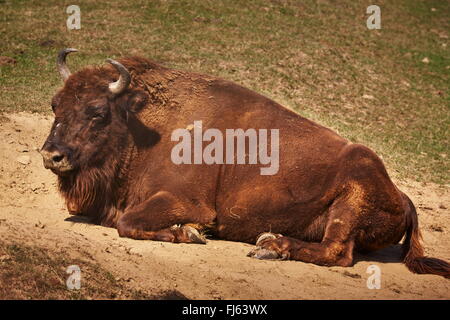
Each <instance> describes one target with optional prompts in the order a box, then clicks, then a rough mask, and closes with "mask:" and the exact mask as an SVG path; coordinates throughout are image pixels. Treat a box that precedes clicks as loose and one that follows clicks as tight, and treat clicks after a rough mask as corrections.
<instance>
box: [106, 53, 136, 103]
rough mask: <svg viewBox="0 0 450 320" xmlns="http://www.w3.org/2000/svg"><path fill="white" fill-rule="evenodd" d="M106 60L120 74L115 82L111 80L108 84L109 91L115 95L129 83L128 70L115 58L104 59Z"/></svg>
mask: <svg viewBox="0 0 450 320" xmlns="http://www.w3.org/2000/svg"><path fill="white" fill-rule="evenodd" d="M106 61H107V62H109V63H111V64H112V65H113V67H114V68H116V70H117V71H118V72H119V74H120V77H119V80H117V81H116V82H111V83H110V84H109V91H111V92H112V93H113V94H115V95H117V94H120V93H122V92H123V91H124V90H125V89H126V88H128V86H129V85H130V82H131V75H130V72H129V71H128V70H127V68H125V67H124V66H123V64H121V63H119V62H117V61H116V60H113V59H106Z"/></svg>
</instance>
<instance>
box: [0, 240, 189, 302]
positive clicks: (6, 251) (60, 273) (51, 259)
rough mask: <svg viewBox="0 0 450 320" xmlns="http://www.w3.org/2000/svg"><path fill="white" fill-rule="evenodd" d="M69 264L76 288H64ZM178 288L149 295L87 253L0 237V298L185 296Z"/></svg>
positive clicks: (145, 297) (173, 297) (161, 298)
mask: <svg viewBox="0 0 450 320" xmlns="http://www.w3.org/2000/svg"><path fill="white" fill-rule="evenodd" d="M69 265H77V266H78V267H79V268H80V271H81V274H80V276H81V283H80V284H81V285H80V289H79V290H68V289H67V286H66V281H67V279H68V277H69V274H67V273H66V270H67V267H68V266H69ZM185 298H186V297H184V296H183V295H182V294H181V293H179V292H178V291H166V292H161V293H158V294H156V295H155V294H150V293H147V292H142V291H140V290H135V289H130V288H128V287H127V286H125V285H124V284H123V281H119V280H118V279H116V278H115V277H114V275H113V274H111V273H110V272H109V271H107V270H105V269H103V268H102V267H100V266H99V265H98V264H97V263H94V261H92V259H91V258H89V255H88V254H86V253H84V257H82V258H77V259H74V258H70V257H68V256H67V254H66V253H63V252H58V251H56V252H49V251H48V250H47V249H45V248H42V247H37V246H28V245H23V244H18V243H8V242H5V241H3V240H0V300H17V299H20V300H23V299H45V300H48V299H51V300H54V299H76V300H78V299H83V300H84V299H147V300H148V299H154V300H168V299H170V300H174V299H175V300H179V299H185Z"/></svg>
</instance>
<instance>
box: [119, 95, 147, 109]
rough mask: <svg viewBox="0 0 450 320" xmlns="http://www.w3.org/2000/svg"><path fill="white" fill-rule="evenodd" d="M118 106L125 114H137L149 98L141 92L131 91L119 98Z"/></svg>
mask: <svg viewBox="0 0 450 320" xmlns="http://www.w3.org/2000/svg"><path fill="white" fill-rule="evenodd" d="M120 100H121V101H120V102H119V103H120V106H121V108H122V109H123V110H124V111H126V112H131V113H138V112H139V111H141V110H142V109H143V108H144V107H145V105H146V104H147V102H148V100H149V97H148V94H147V93H146V92H145V91H143V90H133V91H131V92H129V93H128V94H125V95H123V96H122V97H120Z"/></svg>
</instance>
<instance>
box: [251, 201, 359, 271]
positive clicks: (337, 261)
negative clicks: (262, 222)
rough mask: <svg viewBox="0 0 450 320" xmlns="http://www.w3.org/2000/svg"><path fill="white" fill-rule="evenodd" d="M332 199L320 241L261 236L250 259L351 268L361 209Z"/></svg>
mask: <svg viewBox="0 0 450 320" xmlns="http://www.w3.org/2000/svg"><path fill="white" fill-rule="evenodd" d="M349 199H352V197H351V196H350V197H342V198H341V199H336V200H335V201H334V203H333V204H332V205H331V207H330V208H329V211H328V213H327V219H326V222H325V223H326V227H325V233H324V235H323V238H322V240H321V242H307V241H302V240H299V239H294V238H291V237H284V236H281V235H273V236H272V237H271V236H268V235H264V234H263V235H262V236H260V237H259V239H258V241H257V244H256V248H255V249H254V250H252V251H251V252H250V253H249V256H250V257H254V258H259V259H268V258H270V259H290V260H298V261H303V262H307V263H314V264H317V265H322V266H342V267H348V266H351V265H353V249H354V246H355V230H356V229H357V228H356V226H357V220H358V217H359V215H360V214H361V208H358V207H357V206H355V205H354V201H349Z"/></svg>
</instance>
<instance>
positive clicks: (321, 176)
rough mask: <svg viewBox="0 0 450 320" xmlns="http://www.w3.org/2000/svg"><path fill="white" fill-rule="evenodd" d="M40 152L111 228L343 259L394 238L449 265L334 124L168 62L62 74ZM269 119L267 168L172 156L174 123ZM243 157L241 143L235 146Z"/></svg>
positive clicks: (283, 255)
mask: <svg viewBox="0 0 450 320" xmlns="http://www.w3.org/2000/svg"><path fill="white" fill-rule="evenodd" d="M74 51H77V50H75V49H64V50H62V51H61V52H60V53H59V55H58V58H57V66H58V70H59V73H60V75H61V76H62V78H63V80H64V86H63V88H62V89H60V90H59V91H58V92H57V93H56V95H55V96H54V97H53V99H52V103H51V105H52V108H53V112H54V116H55V120H54V123H53V126H52V128H51V131H50V134H49V136H48V138H47V140H46V141H45V143H44V145H43V147H42V150H41V154H42V156H43V160H44V166H45V168H47V169H50V170H52V171H53V172H54V173H55V174H56V175H57V176H58V186H59V191H60V193H61V194H62V196H63V197H64V198H65V200H66V203H67V207H68V210H69V212H70V213H71V214H76V215H85V216H88V217H90V218H91V219H92V221H93V222H94V223H97V224H100V225H103V226H107V227H113V228H116V229H117V230H118V233H119V235H120V236H121V237H129V238H132V239H144V240H156V241H168V242H175V243H199V244H202V243H205V242H206V237H205V234H206V233H207V234H209V235H210V236H212V237H215V238H218V239H225V240H230V241H241V242H247V243H255V241H256V247H255V249H254V250H252V251H251V252H250V253H249V256H252V257H255V258H259V259H292V260H298V261H303V262H307V263H314V264H317V265H322V266H351V265H352V264H353V253H354V252H355V250H356V251H359V252H369V251H374V250H378V249H381V248H384V247H387V246H389V245H393V244H397V243H399V242H400V240H401V239H402V238H403V236H405V240H404V242H403V244H402V248H403V261H404V263H405V264H406V266H407V267H408V268H409V270H411V271H412V272H415V273H429V274H436V275H441V276H444V277H447V278H448V277H450V264H449V263H447V262H445V261H443V260H440V259H436V258H430V257H425V256H424V250H423V247H422V245H421V243H420V231H419V227H418V219H417V213H416V209H415V207H414V205H413V203H412V202H411V200H410V199H409V198H408V196H406V195H405V194H404V193H403V192H401V191H400V190H399V189H398V188H397V187H396V186H395V185H394V183H393V182H392V181H391V179H390V178H389V176H388V173H387V172H386V169H385V167H384V165H383V163H382V161H381V160H380V158H379V157H378V156H377V155H376V154H375V153H374V152H373V151H371V150H370V149H368V148H367V147H365V146H363V145H360V144H354V143H351V142H350V141H348V140H346V139H344V138H342V137H341V136H339V135H338V134H337V133H335V132H334V131H332V130H330V129H327V128H325V127H323V126H321V125H319V124H317V123H314V122H313V121H310V120H308V119H305V118H303V117H301V116H300V115H298V114H297V113H295V112H293V111H291V110H289V109H287V108H285V107H283V106H281V105H279V104H278V103H276V102H274V101H272V100H270V99H268V98H266V97H264V96H262V95H260V94H257V93H255V92H253V91H251V90H248V89H246V88H244V87H242V86H239V85H237V84H235V83H233V82H230V81H226V80H222V79H219V78H215V77H210V76H207V75H201V74H196V73H190V72H184V71H179V70H173V69H170V68H166V67H164V66H162V65H159V64H157V63H154V62H152V61H150V60H147V59H145V58H142V57H129V58H123V59H120V60H119V61H115V60H111V59H108V60H107V61H108V62H109V64H107V65H104V66H95V67H87V68H84V69H82V70H81V71H78V72H77V73H74V74H71V73H70V71H69V69H68V67H67V66H66V55H67V54H68V53H70V52H74ZM194 121H202V125H203V127H204V128H216V129H218V130H220V131H221V132H225V130H226V129H229V128H241V129H243V130H247V129H250V128H253V129H271V128H276V129H279V159H280V163H279V170H278V172H277V173H276V174H274V175H261V174H260V170H259V169H260V167H259V166H256V165H253V164H227V163H225V164H223V163H222V164H220V163H214V164H206V163H201V164H195V163H191V164H176V163H174V162H173V161H172V159H171V151H172V149H173V147H174V142H173V141H172V140H171V137H172V133H173V132H174V130H177V129H179V128H189V127H190V126H192V124H193V123H194ZM246 156H248V154H246Z"/></svg>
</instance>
